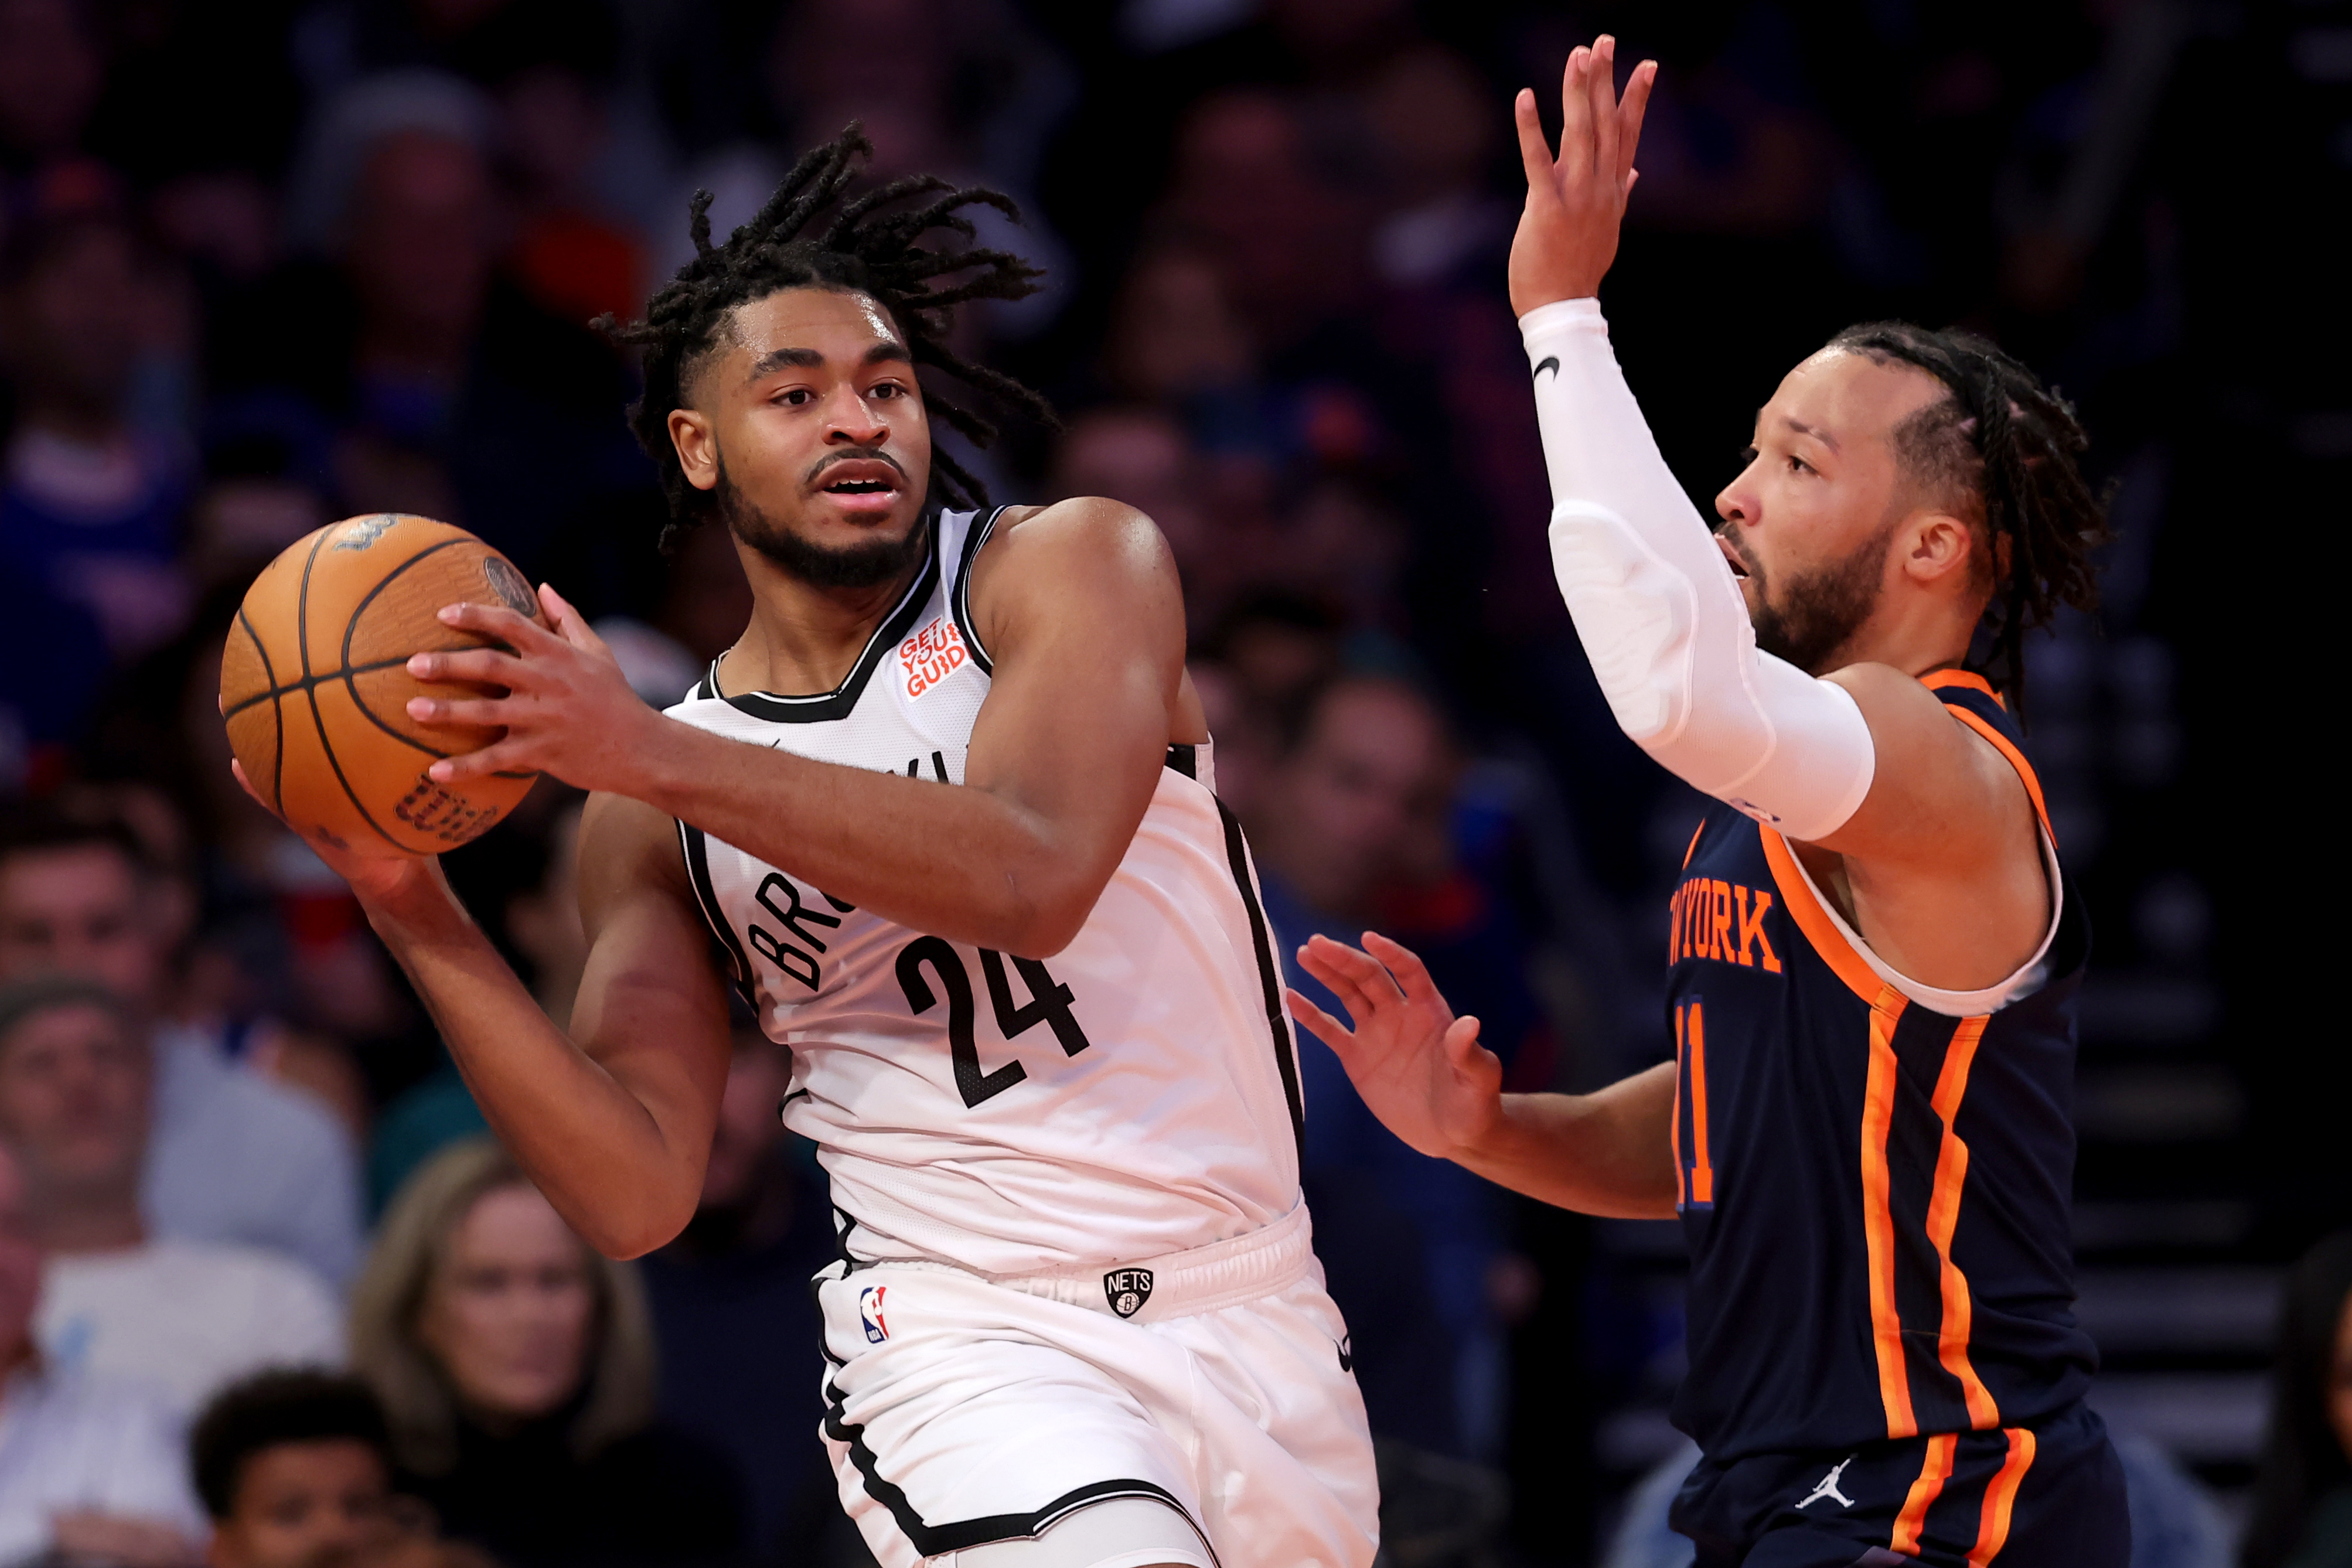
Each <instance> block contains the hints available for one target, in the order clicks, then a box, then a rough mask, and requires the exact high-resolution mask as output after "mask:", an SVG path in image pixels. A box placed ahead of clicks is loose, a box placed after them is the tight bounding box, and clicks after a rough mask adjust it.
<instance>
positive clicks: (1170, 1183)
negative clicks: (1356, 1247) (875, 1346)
mask: <svg viewBox="0 0 2352 1568" xmlns="http://www.w3.org/2000/svg"><path fill="white" fill-rule="evenodd" d="M1001 510H1002V509H1001V508H1000V509H998V510H996V511H990V512H987V513H984V514H983V513H978V512H949V513H946V514H944V515H940V516H937V517H936V518H935V519H934V522H933V525H932V538H931V552H930V556H929V560H928V561H927V562H926V563H924V565H923V567H922V570H921V572H920V573H919V574H918V575H917V577H916V579H915V581H914V583H913V584H912V585H911V586H910V587H908V590H907V595H906V597H905V598H904V599H903V600H901V601H900V602H899V604H898V606H897V607H896V608H895V609H893V610H892V611H891V613H890V614H889V616H887V618H886V619H885V620H884V621H883V623H882V625H881V626H880V627H879V628H878V629H877V631H876V632H875V634H874V637H873V640H872V641H871V642H870V643H868V644H867V645H866V649H865V651H864V652H863V653H862V654H861V655H860V656H859V657H858V659H857V662H856V666H855V667H854V668H852V669H851V670H850V673H849V677H848V679H845V680H844V681H843V682H842V684H841V686H840V687H839V688H838V689H835V690H833V691H829V692H826V693H824V694H822V695H819V696H813V697H777V696H772V695H769V694H766V693H759V692H737V693H722V692H721V690H720V685H719V669H718V666H717V665H716V664H714V665H713V666H712V667H711V669H710V673H709V675H708V676H706V677H705V678H704V679H703V680H702V681H701V683H700V684H699V685H698V686H697V687H696V688H695V689H694V691H693V692H692V693H691V694H690V695H688V698H687V700H685V701H684V702H681V703H679V704H678V705H677V707H675V708H672V709H670V710H668V711H669V714H670V716H671V717H672V718H675V719H682V720H684V721H686V722H688V723H689V724H693V725H697V726H698V727H700V728H702V729H705V730H709V731H712V732H713V733H715V734H720V735H726V736H729V737H730V738H732V739H735V740H740V741H747V742H751V743H752V744H754V745H761V746H774V747H777V748H779V749H781V750H783V751H788V752H794V753H796V754H798V755H801V756H804V757H812V758H814V759H816V760H818V761H820V762H828V763H843V764H845V765H847V766H850V767H857V768H870V769H873V770H874V771H875V772H877V773H903V774H905V775H907V776H908V777H910V778H919V779H926V780H932V781H935V782H936V783H937V784H938V785H939V786H940V787H941V788H948V789H953V788H959V787H961V785H962V783H963V776H964V756H965V751H966V748H967V746H968V744H969V742H970V740H971V727H972V721H973V720H974V719H975V718H977V717H978V715H979V713H980V708H981V704H982V702H983V701H984V700H986V699H987V696H988V691H989V684H990V681H989V668H990V666H989V658H988V654H987V652H986V650H985V649H983V648H982V647H981V644H980V640H979V639H978V638H977V637H975V636H973V634H972V630H971V607H970V595H969V591H968V586H967V583H966V572H967V570H968V569H969V567H970V566H971V561H972V558H973V557H974V556H975V555H976V554H978V553H979V551H980V549H981V547H982V545H983V544H984V543H986V542H987V540H988V534H989V531H990V529H991V528H992V526H993V525H994V523H995V521H996V518H997V516H998V515H999V512H1001ZM1212 786H1213V773H1211V770H1210V766H1209V748H1208V747H1207V746H1205V745H1204V746H1200V747H1184V746H1179V747H1173V748H1171V750H1170V752H1169V760H1168V765H1167V766H1166V767H1165V768H1164V769H1162V771H1161V773H1160V783H1159V787H1158V789H1157V790H1156V791H1155V792H1154V793H1153V795H1152V797H1151V804H1150V806H1148V807H1147V808H1146V809H1145V811H1144V814H1143V822H1142V824H1141V826H1139V827H1138V828H1137V829H1136V833H1135V839H1134V842H1133V843H1131V844H1130V845H1129V847H1128V850H1127V854H1126V855H1125V857H1123V858H1121V859H1120V861H1119V865H1118V870H1117V871H1116V872H1114V873H1113V874H1112V876H1111V879H1110V884H1109V886H1108V887H1106V888H1105V889H1103V894H1102V897H1101V899H1100V900H1097V903H1096V904H1095V907H1094V911H1093V913H1091V914H1090V915H1088V916H1087V923H1086V926H1085V928H1084V929H1083V930H1082V931H1080V932H1079V933H1078V936H1077V939H1076V941H1074V942H1071V943H1070V945H1069V946H1068V947H1067V948H1066V949H1064V950H1063V951H1062V952H1059V953H1056V954H1055V956H1053V957H1052V958H1050V959H1047V960H1045V962H1043V963H1039V962H1037V961H1035V960H1033V959H1025V958H1013V957H1009V956H1007V955H1004V954H1002V953H997V952H991V951H988V950H986V949H983V948H975V947H971V946H969V945H967V944H965V943H962V942H948V941H946V940H944V939H942V938H940V937H937V936H931V935H927V934H925V933H923V932H920V931H909V930H908V929H907V928H906V927H904V926H900V925H897V924H894V923H892V922H891V921H886V920H880V919H877V918H876V917H875V916H873V915H870V914H867V913H866V912H865V911H864V910H858V909H856V908H854V907H852V906H851V905H849V904H847V903H845V902H843V901H841V900H838V899H835V898H834V897H832V896H831V895H830V894H829V893H828V892H827V891H825V890H824V889H820V888H816V887H812V886H810V885H809V884H808V883H806V882H803V881H801V880H799V879H795V878H793V877H790V876H787V875H785V874H784V873H783V872H781V871H779V870H777V869H775V868H773V867H772V866H768V865H765V864H763V863H761V861H759V860H757V859H754V858H752V857H751V856H750V855H748V854H746V853H744V852H743V851H741V850H740V849H737V848H735V847H732V846H731V845H728V844H724V843H721V842H720V841H719V840H718V839H716V838H712V837H709V836H708V835H706V834H704V833H703V832H701V831H700V830H699V829H698V828H695V827H691V826H686V825H684V824H681V825H680V826H679V836H680V838H681V840H682V842H683V844H684V847H685V852H686V863H687V868H688V872H689V874H690V876H691V878H692V880H693V883H694V887H695V889H696V892H697V894H698V898H699V899H700V900H701V904H702V909H703V913H704V915H705V916H706V917H707V918H708V919H709V921H710V925H711V929H712V930H713V931H715V932H716V933H717V935H718V937H719V942H720V943H721V944H722V945H723V946H724V947H725V949H726V952H727V954H728V958H729V961H730V963H731V965H732V966H733V968H734V970H735V977H736V979H737V981H738V982H739V983H740V984H741V985H742V987H743V989H744V991H745V993H746V994H747V995H748V996H749V997H750V998H751V1000H752V1002H753V1004H754V1005H755V1006H756V1007H757V1009H758V1012H759V1016H760V1022H761V1027H762V1028H763V1029H764V1030H765V1031H766V1033H767V1035H768V1037H770V1038H771V1039H773V1040H775V1041H777V1042H778V1043H780V1044H782V1045H784V1046H788V1047H791V1049H792V1053H793V1077H792V1087H791V1090H790V1092H789V1093H788V1094H787V1095H786V1096H785V1099H784V1103H783V1116H784V1124H785V1125H786V1126H787V1127H789V1128H791V1129H792V1130H793V1131H795V1132H798V1133H801V1134H802V1135H803V1136H805V1137H807V1138H809V1139H811V1140H813V1141H814V1142H815V1143H816V1144H817V1147H818V1152H819V1157H820V1159H821V1160H822V1161H823V1163H824V1167H825V1169H826V1171H827V1172H828V1173H830V1174H831V1176H832V1178H833V1201H834V1205H835V1207H836V1208H837V1209H839V1210H840V1211H841V1215H842V1219H843V1223H844V1224H845V1226H846V1227H847V1229H846V1231H845V1237H844V1246H845V1248H846V1249H847V1250H848V1251H849V1253H850V1254H851V1255H852V1256H853V1257H856V1258H860V1259H865V1260H874V1259H880V1258H926V1257H928V1258H939V1259H942V1260H944V1261H947V1262H950V1263H955V1264H959V1265H961V1266H962V1267H964V1268H972V1269H977V1270H979V1271H980V1272H982V1273H984V1274H1020V1273H1028V1272H1032V1271H1034V1270H1037V1269H1041V1268H1068V1267H1071V1266H1074V1265H1091V1264H1097V1263H1117V1262H1121V1261H1124V1260H1128V1259H1131V1258H1150V1257H1154V1256H1157V1255H1160V1254H1162V1253H1168V1252H1174V1251H1180V1250H1182V1249H1185V1248H1188V1247H1201V1246H1206V1245H1207V1244H1209V1243H1211V1242H1215V1241H1223V1240H1226V1239H1229V1238H1231V1237H1236V1236H1243V1235H1246V1234H1248V1233H1250V1232H1252V1231H1255V1230H1256V1229H1258V1228H1259V1227H1261V1226H1266V1225H1269V1224H1271V1223H1272V1222H1274V1221H1275V1220H1277V1219H1279V1218H1281V1217H1282V1216H1283V1215H1286V1214H1287V1213H1289V1212H1290V1210H1291V1209H1292V1208H1293V1207H1294V1206H1296V1205H1297V1202H1298V1148H1299V1138H1300V1127H1301V1110H1300V1104H1299V1091H1298V1067H1297V1056H1296V1054H1295V1051H1294V1047H1293V1044H1292V1037H1291V1028H1290V1019H1289V1016H1288V1013H1287V1011H1286V1008H1285V1007H1284V1005H1283V1001H1282V990H1281V985H1280V983H1279V980H1278V978H1277V976H1278V973H1279V972H1278V970H1277V968H1276V963H1275V956H1274V950H1273V942H1274V934H1273V931H1271V929H1270V928H1269V927H1268V926H1267V924H1266V921H1265V913H1264V910H1263V908H1262V906H1261V905H1260V903H1259V901H1258V893H1257V887H1256V882H1255V874H1254V873H1253V871H1252V869H1251V868H1250V863H1249V858H1248V851H1247V849H1246V848H1245V847H1244V844H1243V842H1242V835H1241V828H1240V826H1238V825H1237V824H1236V823H1235V822H1234V818H1233V816H1232V815H1231V814H1230V813H1229V812H1227V811H1226V810H1225V809H1224V808H1223V805H1220V804H1219V803H1218V800H1217V798H1216V796H1215V795H1214V794H1213V793H1212Z"/></svg>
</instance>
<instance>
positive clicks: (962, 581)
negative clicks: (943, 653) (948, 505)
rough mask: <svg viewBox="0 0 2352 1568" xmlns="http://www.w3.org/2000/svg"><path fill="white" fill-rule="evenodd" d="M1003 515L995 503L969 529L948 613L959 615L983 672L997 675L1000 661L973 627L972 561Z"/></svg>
mask: <svg viewBox="0 0 2352 1568" xmlns="http://www.w3.org/2000/svg"><path fill="white" fill-rule="evenodd" d="M1003 515H1004V508H1003V507H1001V506H999V507H991V508H990V509H989V511H988V515H987V516H986V517H983V518H981V519H980V520H979V521H975V522H974V523H973V524H972V525H971V528H970V529H968V530H966V531H965V533H964V538H963V550H962V552H961V555H960V556H959V557H958V559H957V562H956V580H955V592H953V593H952V594H950V595H948V613H949V614H950V615H952V616H955V624H956V630H957V631H958V632H960V633H961V634H962V637H963V646H964V647H966V648H967V649H969V650H970V651H971V661H972V662H973V663H974V664H976V665H978V666H980V672H981V674H982V675H994V674H995V673H996V661H995V660H994V659H992V658H989V657H988V649H987V648H985V647H982V645H981V640H980V634H979V633H978V632H976V631H974V630H973V629H972V625H971V563H973V562H975V561H977V560H979V559H980V552H981V550H982V548H983V547H984V546H985V545H986V544H987V543H988V542H989V540H990V539H991V538H992V537H993V536H994V535H995V533H996V520H997V519H998V518H1000V517H1003Z"/></svg>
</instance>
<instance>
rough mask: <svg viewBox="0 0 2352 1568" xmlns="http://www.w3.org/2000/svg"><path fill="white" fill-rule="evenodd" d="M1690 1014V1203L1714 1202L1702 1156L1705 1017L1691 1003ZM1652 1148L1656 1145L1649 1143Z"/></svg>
mask: <svg viewBox="0 0 2352 1568" xmlns="http://www.w3.org/2000/svg"><path fill="white" fill-rule="evenodd" d="M1687 1011H1688V1012H1689V1014H1690V1074H1691V1202H1693V1203H1695V1204H1711V1203H1713V1202H1715V1167H1714V1166H1713V1165H1711V1164H1709V1163H1707V1158H1706V1012H1705V1010H1704V1009H1703V1008H1702V1007H1701V1006H1700V1005H1699V1004H1697V1003H1696V1002H1694V1003H1692V1004H1691V1005H1690V1006H1689V1008H1688V1009H1687ZM1651 1147H1652V1148H1655V1147H1657V1145H1656V1144H1652V1145H1651Z"/></svg>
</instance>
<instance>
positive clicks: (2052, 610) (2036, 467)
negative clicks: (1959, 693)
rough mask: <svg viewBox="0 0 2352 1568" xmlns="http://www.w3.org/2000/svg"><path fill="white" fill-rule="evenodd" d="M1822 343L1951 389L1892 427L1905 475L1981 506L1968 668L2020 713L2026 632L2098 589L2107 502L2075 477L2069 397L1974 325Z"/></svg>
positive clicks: (1897, 330) (2077, 442)
mask: <svg viewBox="0 0 2352 1568" xmlns="http://www.w3.org/2000/svg"><path fill="white" fill-rule="evenodd" d="M1829 346H1830V347H1831V348H1834V349H1844V350H1846V351H1847V352H1849V353H1858V354H1861V355H1863V356H1864V357H1865V358H1868V359H1871V360H1873V361H1875V362H1876V363H1880V364H1887V363H1903V364H1908V365H1913V366H1916V368H1918V369H1920V370H1924V371H1926V372H1927V374H1929V375H1932V376H1934V377H1935V378H1936V379H1937V381H1940V382H1942V383H1943V384H1944V385H1945V386H1946V387H1947V388H1948V389H1949V390H1950V392H1951V396H1950V397H1948V398H1943V399H1939V400H1937V402H1935V403H1931V404H1929V405H1927V407H1925V408H1923V409H1921V410H1919V411H1918V412H1917V413H1916V414H1914V415H1912V416H1910V417H1908V418H1906V420H1904V421H1903V423H1902V424H1901V425H1899V426H1896V427H1895V430H1894V432H1893V435H1892V437H1891V439H1892V441H1893V444H1894V447H1895V457H1896V458H1897V459H1898V460H1899V461H1900V462H1901V463H1902V464H1903V467H1904V468H1905V470H1906V472H1907V473H1908V474H1909V475H1910V476H1911V477H1912V478H1913V479H1916V480H1917V481H1919V482H1921V483H1923V484H1926V485H1927V486H1928V487H1930V489H1932V490H1933V491H1934V493H1936V494H1937V496H1938V497H1949V498H1953V499H1955V500H1958V499H1959V498H1972V499H1973V500H1975V501H1976V502H1977V503H1978V504H1979V505H1980V506H1981V507H1982V508H1983V512H1984V528H1985V532H1986V535H1987V537H1988V538H1989V539H1990V540H1991V541H1994V542H1995V543H1994V546H1993V550H1992V563H1993V574H1994V582H1995V587H1994V593H1993V596H1992V602H1991V604H1990V605H1988V606H1987V609H1986V620H1987V624H1986V626H1985V627H1984V633H1985V636H1986V637H1987V639H1988V640H1989V641H1990V644H1991V657H1990V659H1989V660H1988V661H1987V668H1984V669H1982V670H1980V671H1979V673H1980V674H1982V675H1984V676H1985V677H1986V679H1988V680H1990V682H1991V683H1992V684H1993V685H1994V686H1996V687H1999V688H2001V689H2005V690H2006V691H2007V692H2008V693H2009V694H2010V697H2011V700H2012V701H2013V702H2015V703H2016V705H2017V707H2018V710H2019V711H2020V712H2022V711H2023V708H2024V700H2025V634H2026V632H2027V631H2029V630H2031V629H2032V628H2033V627H2035V626H2046V625H2048V624H2049V623H2050V621H2051V619H2052V618H2053V616H2056V614H2057V613H2058V609H2059V606H2061V605H2073V606H2074V608H2075V609H2078V610H2088V609H2090V608H2091V607H2092V606H2093V605H2095V604H2096V603H2097V601H2098V584H2097V569H2096V567H2095V564H2094V563H2093V562H2092V559H2091V552H2092V551H2093V550H2095V548H2096V547H2097V546H2098V545H2100V544H2102V543H2104V542H2105V541H2106V539H2107V537H2108V533H2107V520H2106V506H2105V500H2103V498H2102V497H2101V496H2099V495H2098V494H2097V493H2095V492H2094V491H2093V490H2092V489H2091V487H2090V485H2089V484H2088V483H2086V482H2085V481H2084V478H2083V473H2082V468H2081V467H2080V465H2079V462H2078V459H2079V458H2081V456H2082V454H2083V452H2084V449H2085V448H2087V447H2089V445H2090V437H2088V436H2086V435H2084V431H2083V426H2082V424H2081V422H2080V421H2079V420H2077V419H2076V418H2075V416H2074V405H2073V404H2071V403H2068V402H2067V401H2066V400H2065V399H2064V398H2063V397H2061V396H2059V395H2057V394H2056V393H2055V392H2053V391H2052V390H2051V389H2050V388H2048V387H2045V386H2043V385H2042V382H2041V380H2040V379H2039V378H2038V377H2036V376H2035V375H2034V374H2033V373H2032V371H2030V370H2028V369H2027V368H2026V367H2025V366H2024V365H2022V364H2020V363H2018V362H2017V361H2016V360H2014V359H2012V358H2011V357H2010V356H2009V355H2008V354H2006V353H2002V352H2001V351H2000V349H1999V348H1998V347H1996V346H1995V345H1994V344H1993V343H1992V342H1990V341H1989V340H1987V339H1984V338H1981V337H1979V336H1978V335H1977V334H1976V333H1974V332H1969V331H1959V330H1958V329H1951V330H1948V331H1940V332H1937V331H1928V330H1927V329H1926V328H1924V327H1916V326H1914V325H1912V324H1911V323H1910V322H1908V321H1869V322H1865V323H1864V324H1862V325H1860V326H1853V327H1848V328H1847V329H1846V330H1845V331H1842V332H1840V333H1839V334H1838V335H1837V336H1836V337H1834V338H1832V339H1831V340H1830V342H1829ZM2004 542H2005V544H2006V546H2007V548H2006V550H2005V551H2004V550H2003V548H2002V544H2003V543H2004Z"/></svg>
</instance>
